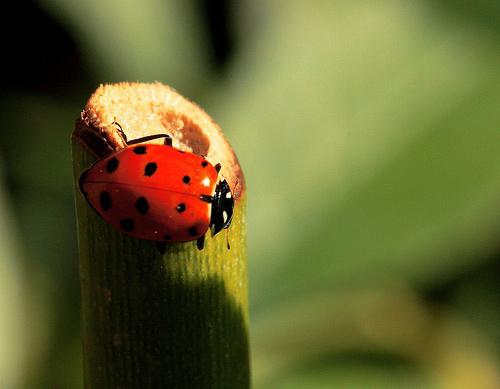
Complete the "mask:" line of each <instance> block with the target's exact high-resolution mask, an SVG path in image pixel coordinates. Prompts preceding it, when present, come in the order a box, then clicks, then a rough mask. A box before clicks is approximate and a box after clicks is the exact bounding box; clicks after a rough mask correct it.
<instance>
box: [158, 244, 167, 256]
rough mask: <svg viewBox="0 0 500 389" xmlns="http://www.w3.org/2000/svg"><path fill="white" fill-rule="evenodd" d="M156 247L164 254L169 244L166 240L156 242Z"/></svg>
mask: <svg viewBox="0 0 500 389" xmlns="http://www.w3.org/2000/svg"><path fill="white" fill-rule="evenodd" d="M155 246H156V249H157V250H158V252H159V253H160V254H161V255H163V254H165V252H166V251H167V244H166V243H165V242H155Z"/></svg>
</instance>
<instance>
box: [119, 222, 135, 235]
mask: <svg viewBox="0 0 500 389" xmlns="http://www.w3.org/2000/svg"><path fill="white" fill-rule="evenodd" d="M120 227H121V229H122V230H123V231H125V232H131V231H132V230H133V229H134V221H133V220H132V219H122V220H120Z"/></svg>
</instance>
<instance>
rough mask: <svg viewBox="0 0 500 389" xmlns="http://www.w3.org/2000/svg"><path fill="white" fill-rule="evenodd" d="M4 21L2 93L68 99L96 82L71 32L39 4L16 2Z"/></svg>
mask: <svg viewBox="0 0 500 389" xmlns="http://www.w3.org/2000/svg"><path fill="white" fill-rule="evenodd" d="M3 20H4V21H6V20H9V21H10V22H4V23H2V27H1V30H0V31H1V34H2V37H3V39H2V51H3V54H4V55H3V56H2V68H3V71H2V75H3V77H2V78H3V79H2V87H1V88H2V93H5V92H16V93H19V92H28V93H46V94H48V95H52V96H59V97H63V98H68V97H69V96H68V95H71V96H76V95H77V94H76V93H80V91H81V90H82V89H83V88H84V87H85V86H88V85H91V84H93V83H95V82H96V80H95V79H92V76H91V75H90V73H89V72H87V71H86V69H85V67H84V65H83V62H82V57H81V53H80V52H79V49H78V47H77V43H76V42H75V40H74V39H73V37H72V35H71V34H70V33H68V31H66V30H65V29H64V28H63V27H62V26H61V25H60V23H59V21H57V20H55V19H54V18H52V16H51V15H49V14H48V13H47V12H45V11H44V10H43V9H42V8H41V7H40V6H38V5H37V4H35V3H34V2H30V1H17V2H16V1H14V2H11V3H9V7H8V9H5V10H4V13H3Z"/></svg>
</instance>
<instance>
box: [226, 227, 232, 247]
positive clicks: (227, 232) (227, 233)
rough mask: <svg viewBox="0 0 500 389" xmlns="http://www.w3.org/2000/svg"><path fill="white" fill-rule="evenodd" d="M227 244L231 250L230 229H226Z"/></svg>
mask: <svg viewBox="0 0 500 389" xmlns="http://www.w3.org/2000/svg"><path fill="white" fill-rule="evenodd" d="M226 244H227V249H228V250H231V245H230V244H229V228H226Z"/></svg>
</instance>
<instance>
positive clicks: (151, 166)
mask: <svg viewBox="0 0 500 389" xmlns="http://www.w3.org/2000/svg"><path fill="white" fill-rule="evenodd" d="M156 169H158V166H157V165H156V163H154V162H149V163H148V164H147V165H146V167H145V168H144V175H145V176H148V177H151V176H152V175H153V174H155V172H156Z"/></svg>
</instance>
